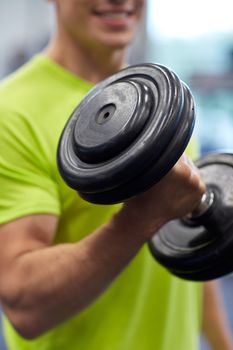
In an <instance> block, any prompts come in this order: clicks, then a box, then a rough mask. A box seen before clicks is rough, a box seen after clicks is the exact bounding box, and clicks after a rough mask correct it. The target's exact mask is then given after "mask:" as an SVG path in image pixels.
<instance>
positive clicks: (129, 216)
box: [113, 202, 165, 243]
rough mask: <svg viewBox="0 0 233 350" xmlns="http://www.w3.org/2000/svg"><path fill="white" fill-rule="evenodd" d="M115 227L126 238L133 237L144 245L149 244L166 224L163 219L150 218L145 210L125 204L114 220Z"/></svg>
mask: <svg viewBox="0 0 233 350" xmlns="http://www.w3.org/2000/svg"><path fill="white" fill-rule="evenodd" d="M113 222H114V225H116V226H117V227H118V230H119V231H120V232H123V234H124V235H125V236H126V235H128V236H132V235H133V237H134V238H135V239H138V240H140V241H141V242H142V243H145V242H147V241H148V240H149V239H150V238H151V237H152V236H153V235H154V234H155V233H156V232H157V231H158V230H159V229H160V228H161V227H162V226H163V225H164V224H165V220H163V218H162V217H156V214H155V215H154V216H153V218H152V219H151V218H148V217H147V215H146V213H145V211H144V210H143V208H139V206H137V205H134V204H132V203H129V202H126V203H124V205H123V207H122V208H121V210H120V211H119V212H118V213H117V214H115V216H114V218H113Z"/></svg>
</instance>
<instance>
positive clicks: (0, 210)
mask: <svg viewBox="0 0 233 350" xmlns="http://www.w3.org/2000/svg"><path fill="white" fill-rule="evenodd" d="M47 153H48V150H47ZM59 198H60V197H59V191H58V185H57V183H56V181H55V177H54V176H53V171H52V166H51V164H50V162H49V157H48V156H47V154H46V150H45V148H44V147H43V143H42V142H41V141H40V139H39V138H38V135H37V132H36V130H35V127H34V126H33V125H32V123H31V122H29V121H28V119H27V118H26V117H25V116H24V115H23V114H22V115H20V114H19V113H15V112H9V111H7V110H4V109H2V108H1V107H0V223H6V222H8V221H11V220H14V219H16V218H19V217H22V216H25V215H30V214H36V213H37V214H38V213H50V214H56V215H59V214H60V211H61V208H60V200H59Z"/></svg>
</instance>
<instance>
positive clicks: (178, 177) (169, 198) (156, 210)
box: [123, 154, 205, 238]
mask: <svg viewBox="0 0 233 350" xmlns="http://www.w3.org/2000/svg"><path fill="white" fill-rule="evenodd" d="M204 192H205V185H204V183H203V182H202V180H201V178H200V177H199V174H198V169H197V168H196V167H195V165H194V164H193V162H192V161H191V160H190V159H189V158H188V157H187V156H186V155H185V154H184V155H182V157H181V158H180V159H179V160H178V162H177V163H176V164H175V166H174V167H173V168H172V169H171V170H170V171H169V173H168V174H167V175H166V176H165V177H164V178H163V179H162V180H161V181H159V182H158V183H157V184H156V185H155V186H153V187H152V188H151V189H150V190H148V191H147V192H145V193H143V194H141V195H138V196H137V197H135V198H133V199H130V200H128V201H127V202H126V203H125V205H124V209H123V210H126V211H127V212H128V216H129V217H130V218H131V219H132V218H133V223H134V225H140V226H141V227H143V228H145V232H146V234H147V235H149V237H148V238H150V236H151V235H153V234H154V233H155V231H156V230H157V229H158V226H159V225H160V226H162V225H163V224H165V223H166V222H168V221H170V220H172V219H175V218H178V217H182V216H184V215H187V214H188V213H190V212H191V211H193V210H194V209H195V208H196V207H197V206H198V204H199V202H200V200H201V197H202V195H203V193H204ZM143 230H144V229H143Z"/></svg>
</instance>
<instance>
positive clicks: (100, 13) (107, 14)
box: [95, 11, 133, 19]
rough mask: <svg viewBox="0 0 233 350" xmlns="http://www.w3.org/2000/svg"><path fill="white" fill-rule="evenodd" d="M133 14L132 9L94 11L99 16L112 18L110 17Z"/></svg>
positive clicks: (120, 17)
mask: <svg viewBox="0 0 233 350" xmlns="http://www.w3.org/2000/svg"><path fill="white" fill-rule="evenodd" d="M132 14H133V11H120V12H116V11H114V12H113V11H106V12H105V11H104V12H97V11H95V15H96V16H99V17H105V18H112V19H123V18H127V17H130V16H131V15H132Z"/></svg>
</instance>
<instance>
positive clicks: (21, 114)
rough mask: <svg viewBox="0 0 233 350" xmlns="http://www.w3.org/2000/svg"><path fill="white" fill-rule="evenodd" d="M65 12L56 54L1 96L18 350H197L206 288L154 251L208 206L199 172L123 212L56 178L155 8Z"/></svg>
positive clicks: (8, 264) (0, 208)
mask: <svg viewBox="0 0 233 350" xmlns="http://www.w3.org/2000/svg"><path fill="white" fill-rule="evenodd" d="M54 4H55V6H56V14H57V28H56V31H55V34H54V36H53V38H52V39H51V41H50V43H49V45H48V47H47V48H46V50H45V51H44V52H43V53H42V54H40V55H37V56H36V57H34V58H33V59H32V60H31V61H30V62H29V63H27V64H26V65H25V66H24V67H22V68H21V69H20V70H19V71H17V72H16V73H14V74H13V75H12V76H11V77H9V78H8V79H7V80H6V81H5V82H3V83H2V84H1V87H0V133H1V135H0V149H1V154H0V174H1V175H0V188H1V196H0V223H1V226H0V299H1V303H2V305H3V308H4V313H5V315H6V317H5V319H4V329H5V335H6V340H7V345H8V349H9V350H29V349H30V350H42V349H43V350H45V349H46V350H65V349H67V350H78V349H82V350H100V349H101V350H151V349H156V350H171V349H174V350H175V349H177V350H187V349H189V350H195V349H197V348H198V334H199V328H200V319H201V313H200V305H201V301H200V299H201V287H200V286H199V285H198V284H193V283H189V282H184V281H181V280H179V279H177V278H176V277H174V276H171V275H170V274H169V273H168V272H167V271H165V270H164V269H163V268H162V267H161V266H159V265H158V264H157V263H156V262H155V261H154V259H153V258H152V257H151V255H150V253H149V251H148V249H147V246H146V245H145V243H146V242H147V241H148V239H150V237H151V236H152V235H153V234H154V233H155V232H156V231H157V230H158V229H159V228H160V227H161V225H163V224H164V223H166V222H167V221H169V220H171V219H172V218H174V217H179V216H182V215H184V214H186V213H187V212H189V211H191V210H192V209H193V208H194V207H195V206H196V205H197V203H198V202H199V200H200V197H201V195H202V193H203V191H204V185H203V183H202V182H201V180H200V179H199V177H198V174H197V172H196V171H195V169H194V168H193V166H192V164H191V163H190V162H187V160H186V158H185V156H184V157H181V159H180V160H179V162H178V163H177V165H176V166H175V167H174V168H173V169H172V171H171V172H170V173H169V174H168V175H167V176H166V177H165V178H164V179H163V180H162V181H161V182H160V183H159V184H157V185H156V186H155V187H154V188H152V189H151V190H150V191H148V192H147V193H145V194H143V195H140V196H138V197H137V198H134V199H132V200H129V201H128V202H127V203H126V204H124V205H122V206H121V205H115V206H98V205H92V204H90V203H87V202H84V201H83V200H82V199H81V198H80V197H79V196H78V194H77V193H76V192H75V191H72V190H71V189H70V188H68V187H67V186H66V184H65V183H64V182H63V181H62V179H61V177H60V175H59V173H58V170H57V166H56V150H57V144H58V140H59V136H60V134H61V131H62V129H63V127H64V125H65V123H66V121H67V118H68V117H69V116H70V114H71V113H72V111H73V109H74V108H75V107H76V106H77V104H78V103H79V102H80V100H81V99H82V98H83V97H84V95H85V94H86V93H87V92H88V91H89V90H90V88H91V87H92V86H93V84H94V83H97V82H99V81H100V80H102V79H104V78H106V77H107V76H109V75H110V74H113V73H115V72H117V71H118V70H119V69H121V68H122V67H123V65H124V64H125V55H126V49H127V47H128V45H129V43H130V42H131V40H132V38H133V36H134V34H135V32H136V29H137V26H138V23H139V20H140V18H141V17H142V13H143V9H144V1H143V0H118V1H117V0H54ZM171 198H172V200H171ZM142 210H143V212H142ZM222 349H223V348H222Z"/></svg>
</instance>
